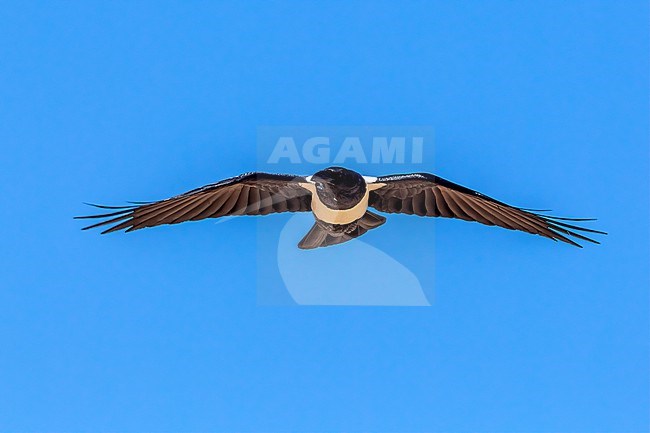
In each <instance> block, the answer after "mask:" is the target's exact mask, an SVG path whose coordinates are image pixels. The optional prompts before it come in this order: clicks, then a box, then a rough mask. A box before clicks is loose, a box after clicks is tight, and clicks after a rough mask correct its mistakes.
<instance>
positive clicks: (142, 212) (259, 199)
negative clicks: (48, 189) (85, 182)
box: [76, 173, 311, 233]
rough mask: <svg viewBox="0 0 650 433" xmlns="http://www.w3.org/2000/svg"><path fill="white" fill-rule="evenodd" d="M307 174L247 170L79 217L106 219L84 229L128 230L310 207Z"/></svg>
mask: <svg viewBox="0 0 650 433" xmlns="http://www.w3.org/2000/svg"><path fill="white" fill-rule="evenodd" d="M304 182H305V178H304V177H301V176H293V175H286V174H270V173H246V174H242V175H241V176H237V177H233V178H230V179H226V180H222V181H220V182H217V183H213V184H210V185H206V186H203V187H201V188H197V189H194V190H192V191H188V192H186V193H184V194H181V195H177V196H175V197H171V198H168V199H165V200H161V201H156V202H150V203H145V204H139V205H134V206H119V207H114V206H99V205H93V206H96V207H99V208H102V209H110V210H112V211H111V212H110V213H105V214H101V215H90V216H82V217H76V218H78V219H86V218H101V219H103V221H101V222H98V223H96V224H93V225H91V226H88V227H84V230H87V229H91V228H94V227H100V226H104V225H110V224H113V226H111V227H109V228H108V229H106V230H104V231H103V232H102V233H109V232H113V231H116V230H124V229H126V231H127V232H129V231H132V230H137V229H141V228H144V227H153V226H158V225H163V224H177V223H181V222H184V221H197V220H202V219H205V218H217V217H221V216H227V215H266V214H269V213H278V212H305V211H309V210H311V193H310V192H309V191H308V190H306V189H305V188H303V187H301V186H300V183H304Z"/></svg>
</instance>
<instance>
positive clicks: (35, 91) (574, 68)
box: [0, 1, 650, 432]
mask: <svg viewBox="0 0 650 433" xmlns="http://www.w3.org/2000/svg"><path fill="white" fill-rule="evenodd" d="M648 12H649V11H648V5H647V2H638V1H637V2H634V1H629V2H605V1H571V2H559V1H550V2H539V1H537V2H532V1H531V2H516V3H515V2H506V1H486V2H469V1H467V2H424V1H419V2H418V1H412V2H385V1H379V2H342V1H335V2H329V3H328V4H321V3H317V2H257V3H252V2H249V3H244V2H241V3H237V2H191V3H188V2H144V1H143V2H3V3H2V6H1V7H0V77H1V78H0V142H1V143H2V153H3V157H2V160H1V161H2V162H1V164H2V169H1V170H0V189H1V192H2V197H3V200H2V205H1V207H0V209H1V211H2V225H0V238H1V239H2V241H3V242H2V243H3V248H2V256H3V260H2V272H1V273H0V282H1V286H0V348H1V349H0V431H3V432H43V431H50V432H63V431H67V432H97V431H115V432H142V431H149V432H178V431H193V432H232V431H242V432H259V431H266V432H285V431H323V432H325V431H373V432H374V431H377V432H380V431H409V432H424V431H427V432H433V431H448V432H476V431H479V432H488V431H489V432H523V431H525V432H550V431H554V432H558V431H559V432H646V431H648V428H649V427H648V410H647V408H648V406H649V403H650V401H649V389H648V382H649V379H650V378H649V375H648V365H649V356H648V355H649V342H650V339H649V338H648V337H650V335H649V326H650V322H649V311H648V308H649V297H648V286H649V284H648V283H649V281H648V280H649V278H648V276H649V275H648V262H649V260H648V259H649V257H648V256H649V254H648V253H649V251H648V239H649V233H648V220H649V216H650V215H648V209H649V206H648V204H649V203H648V201H649V198H648V197H649V191H648V184H649V182H648V161H649V158H648V156H649V155H648V136H649V118H650V116H649V115H650V113H649V107H648V98H649V92H648V75H649V72H650V70H649V63H648V49H649V46H648V41H649V38H648V36H649V35H648V19H647V18H648ZM263 125H428V126H431V127H433V128H434V130H435V161H431V170H435V171H436V173H437V174H439V175H441V176H443V177H447V178H449V179H451V180H454V181H456V182H459V183H462V184H464V185H467V186H470V187H473V188H475V189H478V190H480V191H482V192H484V193H487V194H489V195H492V196H495V197H497V198H499V199H502V200H504V201H507V202H511V203H513V204H517V205H521V206H527V207H537V208H540V207H541V208H552V209H553V210H554V211H555V212H556V213H558V214H562V215H568V216H596V217H598V218H599V221H598V222H597V223H596V224H595V227H597V228H600V229H603V230H606V231H608V232H609V233H610V234H609V235H608V236H607V237H604V238H603V239H602V241H603V244H602V245H600V246H594V245H587V247H586V248H584V249H582V250H580V249H577V248H571V247H568V246H565V245H562V244H557V243H553V242H550V241H547V240H544V239H542V238H539V237H532V236H526V235H523V234H520V233H514V232H509V231H506V230H500V229H496V228H490V227H484V226H480V225H478V224H469V223H464V222H460V221H437V220H436V221H433V220H426V221H425V220H422V219H417V218H414V217H410V218H409V217H406V216H396V217H394V218H392V219H391V220H390V221H389V223H387V224H386V226H384V227H382V228H381V229H380V230H381V232H377V233H371V234H368V235H366V237H367V239H366V241H367V242H368V244H370V245H372V246H373V247H375V248H379V249H381V250H383V251H386V252H388V253H389V254H390V255H391V256H392V257H394V258H395V259H397V260H399V261H400V262H401V263H403V264H407V265H408V267H409V268H410V269H411V270H412V271H413V272H414V273H415V274H417V275H419V276H420V278H421V282H422V283H423V285H425V286H426V288H427V290H433V291H434V292H435V300H434V301H433V302H432V307H426V308H404V307H298V306H293V307H292V306H282V307H273V306H258V305H257V301H256V298H257V294H258V293H257V292H258V287H257V284H258V282H257V281H256V277H255V275H256V268H255V263H256V239H257V231H256V227H257V226H256V223H255V221H254V220H253V219H251V218H239V219H233V220H231V221H228V222H227V223H226V224H219V225H215V224H213V223H211V222H202V223H192V224H184V225H180V226H174V227H162V228H156V229H150V230H143V231H140V232H136V233H130V234H128V235H124V234H113V235H111V236H99V235H98V233H90V232H81V231H80V230H79V228H80V227H81V224H80V222H79V221H73V220H72V216H73V215H78V214H83V213H85V212H88V209H87V208H85V207H84V206H83V205H82V204H81V203H82V202H84V201H95V202H102V203H108V204H119V203H122V202H123V201H124V200H152V199H159V198H164V197H168V196H170V195H173V194H176V193H179V192H182V191H185V190H188V189H191V188H194V187H196V186H200V185H202V184H205V183H208V182H212V181H216V180H219V179H222V178H225V177H229V176H233V175H236V174H239V173H242V172H246V171H250V170H252V169H254V168H255V165H256V161H257V157H258V149H257V145H256V140H257V128H258V127H260V126H263ZM370 169H372V170H377V171H378V172H377V173H367V174H374V175H376V174H381V173H379V171H383V170H382V168H381V167H378V168H374V167H369V168H368V170H369V171H372V170H370ZM277 218H280V219H279V220H277V221H286V220H282V218H285V216H278V217H277ZM434 226H435V239H434V237H433V230H434ZM359 260H362V259H361V258H360V259H359ZM262 284H264V282H262ZM268 284H269V285H274V286H273V287H271V289H275V290H280V291H281V290H283V287H282V286H281V285H279V284H281V282H277V281H269V282H268ZM434 286H435V287H434Z"/></svg>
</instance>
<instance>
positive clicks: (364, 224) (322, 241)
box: [298, 211, 386, 250]
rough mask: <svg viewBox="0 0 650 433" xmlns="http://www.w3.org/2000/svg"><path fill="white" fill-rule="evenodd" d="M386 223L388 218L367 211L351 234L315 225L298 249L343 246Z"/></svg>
mask: <svg viewBox="0 0 650 433" xmlns="http://www.w3.org/2000/svg"><path fill="white" fill-rule="evenodd" d="M385 222H386V218H384V217H383V216H381V215H377V214H374V213H372V212H368V211H366V213H365V214H364V215H363V216H362V217H361V219H360V220H358V221H357V222H356V223H352V224H356V227H355V228H354V229H353V230H351V231H350V232H349V233H345V232H341V233H337V232H334V231H330V230H327V229H326V228H324V227H322V226H321V225H319V224H318V223H314V225H313V226H312V228H311V230H309V232H307V234H306V235H305V237H304V238H302V240H301V241H300V243H298V248H300V249H303V250H311V249H314V248H319V247H328V246H330V245H337V244H342V243H343V242H347V241H349V240H352V239H354V238H358V237H359V236H361V235H362V234H364V233H366V232H367V231H368V230H372V229H374V228H376V227H379V226H380V225H382V224H383V223H385Z"/></svg>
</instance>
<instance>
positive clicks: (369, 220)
mask: <svg viewBox="0 0 650 433" xmlns="http://www.w3.org/2000/svg"><path fill="white" fill-rule="evenodd" d="M93 206H95V207H98V208H102V209H109V210H111V212H110V213H105V214H101V215H91V216H82V217H76V218H102V219H103V221H101V222H98V223H96V224H93V225H91V226H88V227H85V228H84V230H86V229H91V228H94V227H100V226H105V225H109V224H113V225H112V226H110V227H109V228H108V229H106V230H104V231H103V232H102V234H103V233H110V232H113V231H117V230H126V231H127V232H130V231H133V230H137V229H141V228H145V227H153V226H158V225H163V224H177V223H181V222H184V221H197V220H202V219H205V218H217V217H221V216H226V215H266V214H270V213H279V212H308V211H311V212H312V213H313V214H314V217H315V219H316V222H315V223H314V225H313V227H312V228H311V230H309V232H308V233H307V234H306V235H305V237H304V238H303V239H302V240H301V241H300V243H299V244H298V247H299V248H302V249H312V248H318V247H326V246H329V245H336V244H340V243H343V242H347V241H349V240H351V239H354V238H357V237H359V236H361V235H363V234H364V233H366V232H367V231H368V230H372V229H374V228H377V227H379V226H380V225H382V224H384V222H386V218H385V217H383V216H380V215H377V214H375V213H373V212H371V211H369V210H368V208H370V207H371V208H374V209H376V210H378V211H380V212H385V213H403V214H409V215H418V216H428V217H444V218H458V219H462V220H466V221H477V222H480V223H482V224H487V225H491V226H499V227H504V228H506V229H510V230H519V231H522V232H526V233H531V234H536V235H540V236H544V237H547V238H549V239H553V240H555V241H557V240H560V241H563V242H566V243H568V244H571V245H575V246H577V247H581V246H580V245H579V244H578V243H577V242H575V241H574V240H573V239H571V238H575V239H580V240H583V241H588V242H593V243H596V244H597V243H599V242H597V241H595V240H593V239H590V238H588V237H587V236H585V235H583V234H580V233H578V232H588V233H598V234H606V233H605V232H601V231H598V230H592V229H587V228H583V227H579V226H576V225H573V224H569V223H567V222H566V221H571V222H574V221H591V220H592V219H589V218H559V217H553V216H548V215H543V214H540V213H535V212H534V211H532V210H530V209H524V208H519V207H514V206H510V205H507V204H505V203H503V202H500V201H498V200H495V199H493V198H491V197H488V196H486V195H483V194H481V193H479V192H476V191H473V190H471V189H469V188H465V187H464V186H461V185H457V184H455V183H453V182H450V181H448V180H445V179H443V178H440V177H438V176H434V175H432V174H427V173H413V174H397V175H390V176H380V177H367V176H362V175H360V174H359V173H356V172H354V171H352V170H348V169H345V168H342V167H329V168H326V169H325V170H321V171H319V172H317V173H315V174H314V175H312V176H307V177H303V176H293V175H286V174H270V173H246V174H242V175H241V176H237V177H233V178H230V179H226V180H222V181H221V182H217V183H213V184H210V185H206V186H203V187H201V188H197V189H194V190H192V191H188V192H186V193H184V194H181V195H177V196H175V197H171V198H168V199H165V200H161V201H156V202H147V203H136V204H133V205H131V206H118V207H115V206H100V205H93Z"/></svg>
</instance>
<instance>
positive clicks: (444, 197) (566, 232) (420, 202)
mask: <svg viewBox="0 0 650 433" xmlns="http://www.w3.org/2000/svg"><path fill="white" fill-rule="evenodd" d="M373 184H374V185H373ZM369 187H370V189H371V192H370V198H369V203H368V204H369V205H370V206H372V207H374V208H375V209H377V210H379V211H381V212H388V213H403V214H410V215H413V214H415V215H420V216H430V217H446V218H457V219H462V220H466V221H477V222H480V223H482V224H486V225H490V226H499V227H504V228H506V229H510V230H519V231H523V232H527V233H531V234H536V235H540V236H544V237H547V238H550V239H553V240H561V241H563V242H566V243H569V244H572V245H575V246H578V247H579V246H580V245H579V244H578V243H576V242H575V241H573V240H571V239H569V237H568V236H570V237H574V238H577V239H582V240H585V241H589V242H593V243H598V242H597V241H595V240H593V239H590V238H588V237H586V236H584V235H581V234H580V233H577V231H582V232H589V233H599V234H605V233H604V232H601V231H597V230H591V229H587V228H583V227H578V226H576V225H572V224H567V223H566V222H564V221H589V220H590V219H587V218H559V217H553V216H549V215H542V214H539V213H534V212H531V211H529V210H526V209H523V208H518V207H514V206H510V205H507V204H505V203H503V202H500V201H498V200H495V199H493V198H491V197H488V196H486V195H484V194H481V193H479V192H477V191H474V190H471V189H469V188H466V187H464V186H461V185H458V184H455V183H453V182H450V181H448V180H446V179H443V178H440V177H438V176H434V175H432V174H428V173H413V174H398V175H391V176H382V177H378V178H376V180H373V183H372V184H370V185H369Z"/></svg>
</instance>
